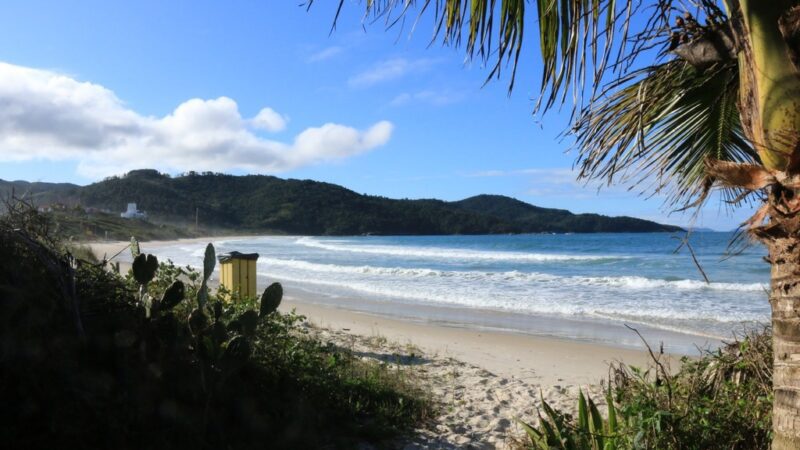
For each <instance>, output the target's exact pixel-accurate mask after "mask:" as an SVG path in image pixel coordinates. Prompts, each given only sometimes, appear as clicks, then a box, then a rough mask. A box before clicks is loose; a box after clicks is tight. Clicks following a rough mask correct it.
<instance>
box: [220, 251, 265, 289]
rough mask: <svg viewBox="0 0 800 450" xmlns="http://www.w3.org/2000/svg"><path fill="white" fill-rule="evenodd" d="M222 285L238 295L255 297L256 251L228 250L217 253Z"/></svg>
mask: <svg viewBox="0 0 800 450" xmlns="http://www.w3.org/2000/svg"><path fill="white" fill-rule="evenodd" d="M218 259H219V263H220V277H219V281H220V284H221V285H222V286H225V288H226V289H227V290H228V291H230V292H231V293H232V294H234V295H235V294H239V296H240V297H257V296H258V293H257V292H256V276H257V275H256V261H257V260H258V253H239V252H230V253H225V254H222V255H219V257H218Z"/></svg>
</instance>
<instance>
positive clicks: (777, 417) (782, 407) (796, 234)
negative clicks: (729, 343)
mask: <svg viewBox="0 0 800 450" xmlns="http://www.w3.org/2000/svg"><path fill="white" fill-rule="evenodd" d="M770 201H771V202H779V201H780V199H779V196H778V195H776V194H775V193H773V195H771V196H770ZM773 206H774V207H776V208H779V207H780V205H779V204H773ZM776 208H774V209H776ZM764 231H765V233H762V235H761V239H762V241H763V242H764V243H765V244H766V246H767V248H768V249H769V259H770V263H771V264H772V279H771V289H770V296H769V301H770V304H771V305H772V333H773V352H774V355H775V356H774V358H775V359H774V367H773V370H774V372H773V378H772V383H773V389H774V396H775V397H774V402H773V409H772V429H773V433H774V437H773V441H772V449H773V450H788V449H800V215H797V214H793V215H791V216H779V215H776V216H773V217H772V218H771V220H770V223H769V225H768V226H767V227H765V228H764Z"/></svg>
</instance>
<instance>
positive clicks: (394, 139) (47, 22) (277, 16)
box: [0, 0, 750, 229]
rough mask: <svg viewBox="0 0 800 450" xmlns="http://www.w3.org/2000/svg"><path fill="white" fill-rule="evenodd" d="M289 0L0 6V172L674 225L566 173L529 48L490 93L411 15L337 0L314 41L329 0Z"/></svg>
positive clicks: (704, 219) (480, 77) (714, 213)
mask: <svg viewBox="0 0 800 450" xmlns="http://www.w3.org/2000/svg"><path fill="white" fill-rule="evenodd" d="M298 3H299V2H294V1H269V2H265V1H257V0H252V1H226V2H219V1H210V0H192V1H188V0H180V1H169V2H162V1H150V0H142V1H136V2H131V1H124V2H117V1H81V2H62V1H50V2H46V1H34V0H27V1H4V2H3V3H2V4H0V30H2V31H0V37H1V38H0V77H2V78H4V81H3V83H2V85H5V88H3V87H0V100H3V101H4V102H5V103H6V107H7V108H9V109H8V110H7V111H12V113H13V111H19V110H22V111H23V112H24V113H25V114H26V117H27V118H28V120H29V122H30V123H23V122H24V121H22V120H17V119H18V118H16V119H15V118H13V117H12V119H9V118H8V117H6V118H5V119H3V113H2V112H0V178H2V179H26V180H39V181H59V182H63V181H67V182H74V183H78V184H86V183H90V182H92V181H95V180H97V179H100V178H102V177H103V176H106V175H111V174H115V173H122V172H124V171H126V170H127V169H129V168H134V167H155V168H158V169H160V170H163V171H167V172H171V173H179V172H183V171H188V170H192V169H196V170H214V171H220V172H228V173H235V174H243V173H269V174H275V175H278V176H281V177H291V178H311V179H315V180H322V181H328V182H332V183H337V184H341V185H344V186H346V187H348V188H351V189H353V190H355V191H357V192H361V193H369V194H376V195H384V196H388V197H393V198H430V197H436V198H442V199H446V200H456V199H460V198H464V197H468V196H471V195H475V194H479V193H492V194H504V195H510V196H513V197H516V198H519V199H521V200H523V201H526V202H529V203H533V204H536V205H540V206H547V207H559V208H566V209H570V210H572V211H575V212H596V213H602V214H610V215H620V214H626V215H634V216H638V217H644V218H649V219H654V220H659V221H662V222H669V223H676V224H680V225H685V224H686V223H688V221H689V216H688V215H678V214H672V215H669V214H668V212H669V211H668V210H666V209H664V208H663V207H662V199H661V198H659V197H655V198H650V199H645V198H643V197H640V196H638V195H636V193H635V192H628V191H627V190H626V189H625V188H623V187H612V188H604V189H602V190H600V191H599V193H598V191H597V188H596V186H589V187H584V186H582V185H580V184H577V183H576V182H574V181H573V180H574V173H572V172H571V171H570V167H571V165H572V163H573V160H574V153H565V152H566V150H568V148H569V145H570V140H569V139H568V138H567V139H560V138H559V134H560V133H561V131H562V130H563V129H564V128H565V127H566V126H567V125H568V113H569V111H568V109H569V108H568V107H565V108H564V110H562V111H552V112H549V113H547V114H546V115H545V116H544V117H534V116H533V115H532V114H531V111H532V109H533V100H532V98H533V97H534V96H535V93H536V87H537V86H538V76H539V72H538V69H539V67H538V65H537V64H538V63H537V61H536V59H535V57H533V56H534V52H533V49H532V47H531V46H528V48H527V49H526V50H527V52H528V53H529V54H530V55H531V57H530V58H524V61H523V63H522V64H521V66H520V68H519V73H518V78H517V84H516V86H517V87H516V89H515V91H514V92H513V93H512V95H511V96H507V95H506V88H507V84H506V83H507V80H506V79H501V80H500V81H495V82H491V83H489V84H487V85H486V86H483V82H484V80H485V77H486V74H487V72H486V70H485V68H483V67H481V65H480V64H479V63H477V62H473V63H470V62H468V61H466V60H465V58H464V55H463V53H462V52H461V51H459V50H454V49H451V48H443V47H441V46H439V45H433V46H430V47H429V46H428V43H429V37H430V31H431V26H430V24H429V23H421V24H419V25H418V27H417V31H416V32H415V34H414V35H413V36H412V37H410V38H409V34H408V29H407V28H406V29H405V30H402V31H401V30H399V29H394V30H391V31H389V32H385V31H384V28H383V26H382V25H381V24H377V25H367V26H366V27H364V26H363V23H362V21H361V11H360V10H359V8H358V6H357V5H356V4H355V3H356V2H352V3H351V2H348V5H347V7H346V8H345V10H344V12H343V15H342V19H341V20H340V22H339V24H338V27H337V29H336V31H335V32H334V33H333V34H330V35H329V31H330V26H331V22H332V19H333V14H334V12H335V5H334V3H336V2H333V1H330V2H327V1H322V0H320V1H319V2H318V4H316V5H315V7H314V8H312V9H311V11H310V12H306V10H305V9H304V8H302V7H299V6H298ZM365 28H366V29H365ZM3 97H5V98H3ZM10 102H15V103H10ZM0 103H2V102H0ZM9 104H10V105H11V107H8V105H9ZM12 113H7V116H8V114H12ZM3 121H6V126H3V125H2V122H3ZM9 124H11V125H9ZM220 124H223V125H220ZM43 128H46V130H45V131H42V129H43ZM749 214H750V210H741V211H738V212H736V213H735V214H734V215H732V216H731V215H728V214H726V213H725V212H724V210H723V208H722V207H720V206H719V204H718V202H717V203H714V202H712V204H711V205H709V206H708V207H707V208H706V209H705V210H704V211H703V212H702V214H701V216H700V218H699V220H698V222H697V224H698V225H700V226H709V227H713V228H718V229H729V228H733V227H734V226H735V225H736V224H738V223H739V222H741V221H742V220H743V219H744V218H746V217H747V216H748V215H749Z"/></svg>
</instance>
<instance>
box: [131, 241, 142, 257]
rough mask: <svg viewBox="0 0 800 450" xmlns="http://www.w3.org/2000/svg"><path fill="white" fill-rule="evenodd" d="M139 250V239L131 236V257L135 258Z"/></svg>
mask: <svg viewBox="0 0 800 450" xmlns="http://www.w3.org/2000/svg"><path fill="white" fill-rule="evenodd" d="M140 253H141V251H139V241H137V240H136V238H135V237H133V236H131V257H132V258H134V259H136V257H137V256H139V254H140Z"/></svg>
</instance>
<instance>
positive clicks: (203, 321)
mask: <svg viewBox="0 0 800 450" xmlns="http://www.w3.org/2000/svg"><path fill="white" fill-rule="evenodd" d="M206 328H208V317H206V315H205V314H203V311H201V310H200V309H198V308H195V309H193V310H192V312H191V313H190V314H189V330H190V331H191V332H192V334H193V335H195V336H197V335H199V334H200V333H202V332H203V331H204V330H205V329H206Z"/></svg>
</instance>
